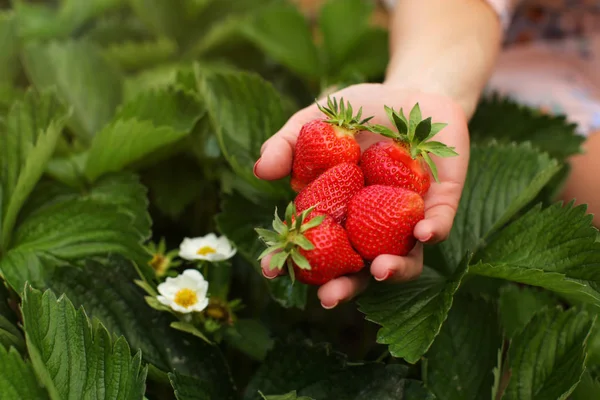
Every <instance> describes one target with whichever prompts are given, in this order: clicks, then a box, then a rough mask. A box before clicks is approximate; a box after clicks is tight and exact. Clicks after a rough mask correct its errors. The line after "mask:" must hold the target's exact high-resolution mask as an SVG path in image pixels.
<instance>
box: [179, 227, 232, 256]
mask: <svg viewBox="0 0 600 400" xmlns="http://www.w3.org/2000/svg"><path fill="white" fill-rule="evenodd" d="M236 251H237V250H236V249H235V248H234V247H233V246H232V245H231V243H230V242H229V240H228V239H227V238H226V237H225V236H221V237H217V235H215V234H214V233H209V234H208V235H206V236H201V237H197V238H193V239H190V238H185V239H183V242H181V245H179V257H181V258H185V259H186V260H206V261H211V262H213V261H224V260H228V259H230V258H231V257H233V256H234V255H235V253H236Z"/></svg>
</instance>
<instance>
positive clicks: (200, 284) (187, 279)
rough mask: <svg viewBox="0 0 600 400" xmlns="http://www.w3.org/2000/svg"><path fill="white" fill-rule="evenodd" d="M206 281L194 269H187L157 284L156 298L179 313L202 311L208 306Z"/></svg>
mask: <svg viewBox="0 0 600 400" xmlns="http://www.w3.org/2000/svg"><path fill="white" fill-rule="evenodd" d="M207 292H208V282H207V281H206V280H205V279H204V277H203V276H202V274H201V273H200V272H199V271H197V270H195V269H187V270H185V271H183V273H182V274H181V275H177V276H176V277H175V278H167V280H166V281H164V282H163V283H161V284H160V285H158V293H160V296H158V297H157V300H158V301H159V302H160V303H161V304H164V305H165V306H168V307H171V308H172V309H173V310H175V311H177V312H180V313H186V314H187V313H190V312H194V311H196V312H198V311H202V310H204V309H205V308H206V306H208V297H207V296H206V294H207Z"/></svg>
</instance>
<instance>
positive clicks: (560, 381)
mask: <svg viewBox="0 0 600 400" xmlns="http://www.w3.org/2000/svg"><path fill="white" fill-rule="evenodd" d="M593 324H594V322H593V321H592V320H590V318H589V316H588V315H587V313H585V312H578V311H577V310H576V309H571V310H569V311H562V310H560V309H558V308H555V309H548V310H546V311H544V312H542V313H540V314H538V315H536V316H535V317H534V318H533V319H532V320H531V322H530V323H529V324H528V325H527V326H526V327H525V329H524V330H523V331H522V332H521V333H520V334H519V335H518V336H517V337H516V338H515V339H514V340H513V342H512V343H511V347H510V350H509V355H508V357H509V368H510V370H511V377H510V381H509V383H508V387H507V388H506V391H505V393H504V397H503V399H506V400H511V399H540V400H541V399H566V398H567V397H568V396H569V394H570V393H572V392H573V390H574V389H575V387H576V385H577V383H578V382H579V381H580V379H581V376H582V375H583V372H584V370H585V357H586V356H585V346H586V341H587V338H588V335H589V332H590V330H591V329H592V326H593Z"/></svg>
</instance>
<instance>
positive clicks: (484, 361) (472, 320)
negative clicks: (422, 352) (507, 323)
mask: <svg viewBox="0 0 600 400" xmlns="http://www.w3.org/2000/svg"><path fill="white" fill-rule="evenodd" d="M501 346H502V336H501V335H500V329H499V327H498V316H497V313H496V308H495V306H494V304H492V303H489V302H486V301H485V300H483V299H480V298H471V297H466V296H459V297H457V298H455V299H454V304H453V306H452V309H451V310H450V313H449V314H448V320H447V321H446V323H445V324H444V326H443V328H442V330H441V331H440V334H439V335H438V337H437V338H436V339H435V342H433V345H432V346H431V349H430V351H429V352H428V353H427V356H426V358H427V362H426V363H424V364H423V369H424V371H423V374H424V376H426V379H425V384H426V385H427V387H428V388H429V389H430V390H431V391H432V392H433V393H435V395H436V396H437V397H438V398H440V399H457V400H467V399H485V398H489V394H490V387H491V386H492V383H493V379H494V377H493V375H492V370H493V369H494V367H495V366H496V363H497V354H498V350H499V349H500V348H501ZM450 365H453V367H452V368H451V369H450V368H449V366H450Z"/></svg>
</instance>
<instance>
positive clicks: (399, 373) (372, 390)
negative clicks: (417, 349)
mask: <svg viewBox="0 0 600 400" xmlns="http://www.w3.org/2000/svg"><path fill="white" fill-rule="evenodd" d="M275 371H276V372H275ZM406 375H407V369H406V367H404V366H402V365H387V366H386V365H384V364H378V363H369V364H360V365H356V364H353V365H350V364H349V363H347V362H346V358H345V356H344V355H342V354H340V353H336V352H334V351H332V350H331V349H330V348H329V347H328V346H327V345H312V344H310V343H294V342H288V343H280V344H278V345H277V346H276V347H275V349H274V350H273V351H272V352H271V353H270V354H269V356H268V357H267V359H266V361H265V363H264V364H263V365H262V366H261V367H260V368H259V369H258V371H257V372H256V375H255V376H254V378H252V380H251V381H250V383H249V385H248V387H247V389H246V393H245V396H244V399H245V400H254V399H256V400H259V399H263V398H264V396H261V395H260V394H259V391H260V392H261V393H263V394H264V395H278V394H281V393H289V392H291V391H296V396H297V397H298V398H299V399H302V396H306V397H308V398H312V399H314V400H328V399H336V400H361V399H378V400H397V399H402V398H407V399H411V398H412V399H415V400H416V399H418V398H421V399H423V398H424V397H419V396H415V395H414V394H415V393H417V392H418V391H420V389H421V388H420V387H419V383H418V382H417V381H412V380H409V379H406ZM420 394H422V392H421V393H420ZM289 396H293V395H292V394H289ZM413 396H414V397H413ZM275 398H277V397H275ZM283 399H286V397H283ZM292 399H295V397H292Z"/></svg>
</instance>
